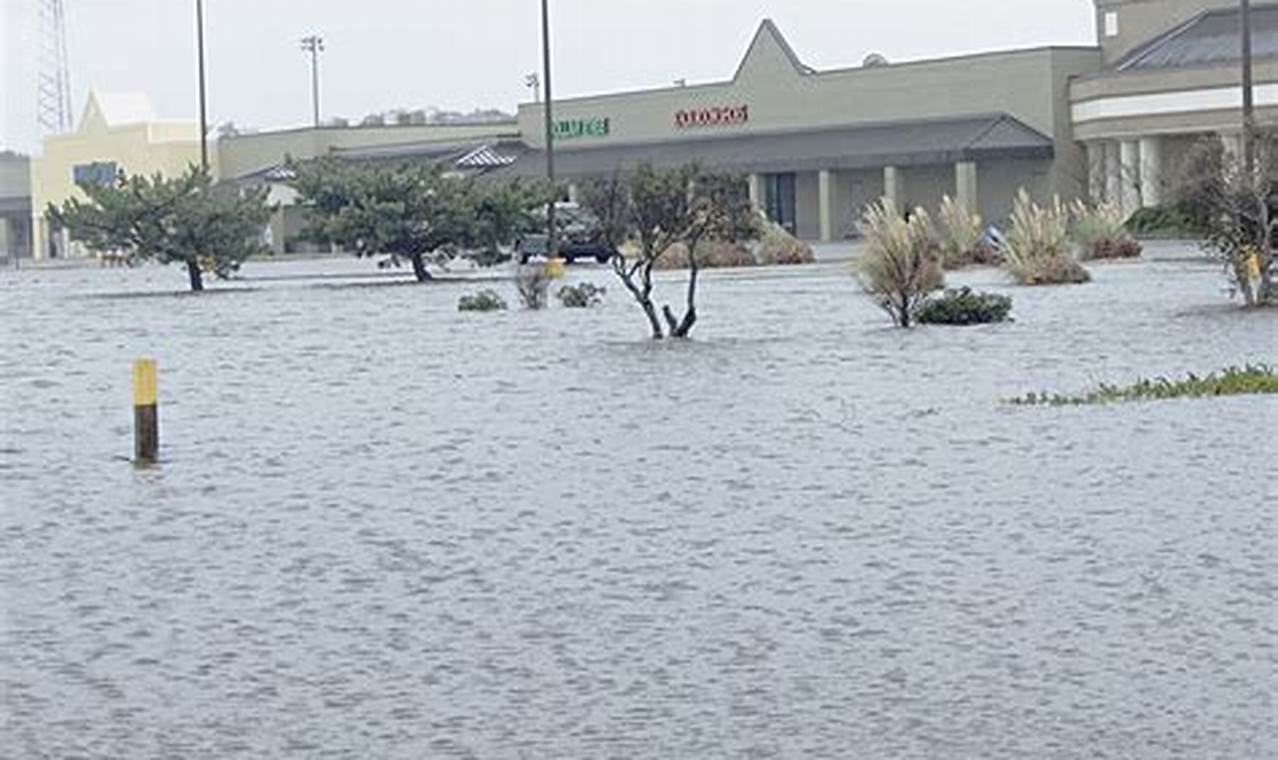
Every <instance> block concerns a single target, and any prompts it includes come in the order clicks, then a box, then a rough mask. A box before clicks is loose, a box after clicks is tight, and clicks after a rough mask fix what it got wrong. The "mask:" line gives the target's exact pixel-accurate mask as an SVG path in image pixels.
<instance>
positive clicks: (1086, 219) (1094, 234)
mask: <svg viewBox="0 0 1278 760" xmlns="http://www.w3.org/2000/svg"><path fill="white" fill-rule="evenodd" d="M1070 216H1071V217H1072V218H1073V219H1072V223H1071V225H1070V238H1071V239H1072V240H1073V241H1074V245H1076V246H1078V250H1079V255H1080V256H1082V258H1084V259H1131V258H1137V257H1139V256H1140V254H1141V245H1140V243H1138V242H1136V239H1135V238H1133V237H1132V235H1131V233H1130V232H1128V230H1127V225H1126V218H1125V215H1124V214H1123V209H1122V207H1121V206H1119V205H1118V204H1117V203H1098V204H1095V205H1088V204H1087V203H1085V202H1084V201H1081V200H1078V201H1074V203H1073V205H1071V206H1070Z"/></svg>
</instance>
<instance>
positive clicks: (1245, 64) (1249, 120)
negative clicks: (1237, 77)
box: [1239, 0, 1256, 181]
mask: <svg viewBox="0 0 1278 760" xmlns="http://www.w3.org/2000/svg"><path fill="white" fill-rule="evenodd" d="M1241 2H1242V7H1241V13H1240V14H1239V15H1240V16H1241V17H1242V87H1243V92H1242V102H1243V133H1242V152H1243V167H1244V168H1245V169H1246V172H1247V178H1248V181H1250V180H1251V174H1252V171H1253V170H1254V168H1255V159H1256V153H1255V146H1254V145H1253V144H1252V142H1253V138H1254V137H1255V133H1256V99H1255V93H1254V92H1253V90H1252V67H1251V0H1241Z"/></svg>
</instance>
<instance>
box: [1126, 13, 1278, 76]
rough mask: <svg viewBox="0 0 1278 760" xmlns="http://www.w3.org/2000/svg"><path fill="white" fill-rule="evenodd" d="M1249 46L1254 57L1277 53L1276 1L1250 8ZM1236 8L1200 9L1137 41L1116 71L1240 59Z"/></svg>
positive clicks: (1267, 56)
mask: <svg viewBox="0 0 1278 760" xmlns="http://www.w3.org/2000/svg"><path fill="white" fill-rule="evenodd" d="M1251 24H1252V32H1251V38H1252V50H1253V54H1254V55H1255V56H1256V57H1257V58H1273V57H1278V5H1264V6H1257V7H1255V8H1253V9H1252V11H1251ZM1241 27H1242V19H1241V16H1240V11H1239V9H1238V8H1227V9H1223V10H1214V11H1207V12H1205V13H1201V14H1199V15H1198V16H1196V17H1194V18H1192V19H1190V20H1189V21H1187V22H1185V23H1184V24H1181V25H1180V26H1178V27H1176V28H1175V29H1173V30H1171V31H1170V32H1167V33H1166V34H1163V35H1160V36H1159V37H1156V38H1155V39H1153V40H1151V41H1150V42H1147V43H1145V44H1144V45H1141V46H1140V47H1139V48H1137V49H1136V50H1134V51H1132V52H1131V53H1129V54H1128V55H1127V56H1126V57H1124V58H1123V59H1122V60H1121V61H1119V62H1118V64H1117V66H1116V67H1115V68H1117V69H1118V70H1119V71H1145V70H1149V69H1175V68H1185V67H1189V66H1207V65H1212V64H1223V63H1233V62H1238V61H1241V60H1242V52H1241V46H1240V45H1239V31H1238V30H1239V29H1240V28H1241Z"/></svg>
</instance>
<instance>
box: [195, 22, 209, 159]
mask: <svg viewBox="0 0 1278 760" xmlns="http://www.w3.org/2000/svg"><path fill="white" fill-rule="evenodd" d="M195 45H196V47H197V48H199V51H198V54H197V55H198V58H199V66H200V167H201V168H203V169H204V171H205V172H207V171H208V170H209V110H208V97H207V90H206V88H205V84H204V0H195Z"/></svg>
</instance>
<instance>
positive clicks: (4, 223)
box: [0, 216, 18, 259]
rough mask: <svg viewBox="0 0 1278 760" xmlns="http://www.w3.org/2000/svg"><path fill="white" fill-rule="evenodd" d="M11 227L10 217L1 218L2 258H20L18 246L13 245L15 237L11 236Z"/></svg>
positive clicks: (0, 245) (0, 241)
mask: <svg viewBox="0 0 1278 760" xmlns="http://www.w3.org/2000/svg"><path fill="white" fill-rule="evenodd" d="M11 225H12V223H11V222H10V221H9V217H7V216H0V258H7V257H9V256H12V257H13V258H15V259H16V258H17V257H18V250H17V246H16V245H14V244H13V236H12V235H10V234H9V228H10V226H11Z"/></svg>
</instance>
